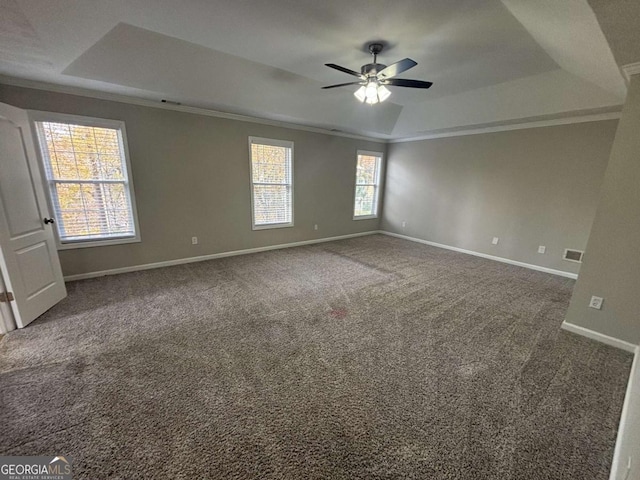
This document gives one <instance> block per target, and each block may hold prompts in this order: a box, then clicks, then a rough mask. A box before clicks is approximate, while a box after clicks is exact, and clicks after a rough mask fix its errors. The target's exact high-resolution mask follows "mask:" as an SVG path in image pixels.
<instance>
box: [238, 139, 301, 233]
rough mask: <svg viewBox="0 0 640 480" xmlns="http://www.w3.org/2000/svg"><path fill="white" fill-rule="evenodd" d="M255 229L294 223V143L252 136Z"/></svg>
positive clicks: (252, 202) (250, 147) (252, 184)
mask: <svg viewBox="0 0 640 480" xmlns="http://www.w3.org/2000/svg"><path fill="white" fill-rule="evenodd" d="M249 149H250V153H251V205H252V215H253V229H254V230H260V229H264V228H279V227H291V226H293V142H287V141H283V140H270V139H268V138H257V137H249Z"/></svg>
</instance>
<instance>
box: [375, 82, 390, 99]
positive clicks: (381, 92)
mask: <svg viewBox="0 0 640 480" xmlns="http://www.w3.org/2000/svg"><path fill="white" fill-rule="evenodd" d="M390 96H391V91H389V89H388V88H387V87H385V86H384V85H380V86H379V87H378V99H379V100H380V101H381V102H384V101H385V100H386V99H387V98H389V97H390Z"/></svg>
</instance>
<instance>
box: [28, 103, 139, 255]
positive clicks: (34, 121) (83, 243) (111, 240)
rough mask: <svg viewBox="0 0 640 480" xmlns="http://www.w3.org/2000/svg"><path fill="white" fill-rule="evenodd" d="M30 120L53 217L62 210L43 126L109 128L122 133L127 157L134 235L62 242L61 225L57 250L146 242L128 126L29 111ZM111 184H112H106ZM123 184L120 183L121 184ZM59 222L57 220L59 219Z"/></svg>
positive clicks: (125, 159) (68, 115) (106, 121)
mask: <svg viewBox="0 0 640 480" xmlns="http://www.w3.org/2000/svg"><path fill="white" fill-rule="evenodd" d="M28 115H29V120H30V123H31V130H32V133H33V135H34V138H36V139H37V143H38V144H37V148H36V153H37V156H38V163H39V165H40V169H41V173H42V183H43V187H44V189H45V192H46V193H47V195H46V197H47V205H48V207H49V211H50V212H52V213H53V214H57V213H58V212H59V211H60V210H59V208H56V207H57V205H56V203H55V199H54V195H53V191H52V189H51V184H52V182H53V180H51V179H50V178H49V174H48V169H47V165H46V163H45V162H47V160H45V150H44V148H45V144H44V143H43V142H46V140H45V139H43V138H42V132H41V128H40V127H39V126H38V124H39V123H46V122H50V123H67V124H71V125H82V126H87V127H96V128H109V129H113V130H117V131H118V139H119V143H120V151H121V153H122V155H124V165H125V169H124V170H125V171H123V174H124V176H125V178H124V182H123V183H124V185H125V186H126V188H125V192H126V194H127V198H128V200H129V205H130V206H131V215H132V218H133V228H134V233H135V234H134V235H133V236H129V235H127V236H121V237H113V236H111V237H105V238H91V239H86V240H83V239H79V240H61V238H60V235H59V233H58V227H57V225H55V226H54V228H53V232H54V237H55V241H56V247H57V249H58V250H71V249H76V248H88V247H105V246H109V245H121V244H127V243H139V242H141V241H142V237H141V235H140V224H139V222H138V208H137V205H136V196H135V189H134V186H133V175H132V172H131V161H130V156H129V146H128V141H127V130H126V126H125V122H124V121H122V120H113V119H106V118H97V117H87V116H83V115H71V114H66V113H57V112H44V111H38V110H29V111H28ZM85 183H103V182H100V181H94V180H89V181H87V182H85ZM104 183H109V182H104ZM119 183H120V182H119ZM56 220H57V219H56Z"/></svg>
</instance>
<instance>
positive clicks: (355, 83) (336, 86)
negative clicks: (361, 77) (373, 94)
mask: <svg viewBox="0 0 640 480" xmlns="http://www.w3.org/2000/svg"><path fill="white" fill-rule="evenodd" d="M347 85H364V83H363V82H347V83H338V84H337V85H329V86H328V87H322V89H323V90H326V89H327V88H338V87H346V86H347Z"/></svg>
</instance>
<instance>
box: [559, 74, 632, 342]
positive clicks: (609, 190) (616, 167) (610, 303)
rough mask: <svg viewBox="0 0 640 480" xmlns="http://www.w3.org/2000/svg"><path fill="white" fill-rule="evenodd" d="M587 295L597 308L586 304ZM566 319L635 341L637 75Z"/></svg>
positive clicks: (616, 139)
mask: <svg viewBox="0 0 640 480" xmlns="http://www.w3.org/2000/svg"><path fill="white" fill-rule="evenodd" d="M592 295H596V296H599V297H603V298H604V305H603V308H602V310H594V309H592V308H588V304H589V300H590V298H591V296H592ZM566 322H567V323H572V324H574V325H579V326H581V327H584V328H588V329H590V330H595V331H597V332H600V333H604V334H605V335H609V336H611V337H615V338H619V339H622V340H626V341H627V342H630V343H633V344H638V343H640V76H638V75H636V76H634V77H633V80H632V83H631V86H630V88H629V93H628V96H627V101H626V103H625V106H624V110H623V112H622V118H621V119H620V126H619V127H618V131H617V133H616V138H615V141H614V144H613V149H612V150H611V158H610V160H609V165H608V167H607V173H606V175H605V178H604V182H603V186H602V193H601V198H600V203H599V204H598V211H597V214H596V217H595V220H594V222H593V228H592V229H591V236H590V237H589V244H588V247H587V252H586V255H585V261H584V264H583V269H582V272H580V278H579V280H578V282H577V283H576V287H575V290H574V292H573V297H572V299H571V305H570V306H569V311H568V312H567V318H566Z"/></svg>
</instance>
